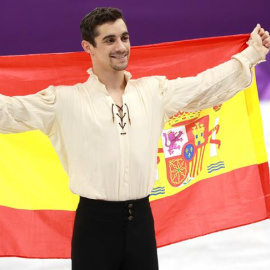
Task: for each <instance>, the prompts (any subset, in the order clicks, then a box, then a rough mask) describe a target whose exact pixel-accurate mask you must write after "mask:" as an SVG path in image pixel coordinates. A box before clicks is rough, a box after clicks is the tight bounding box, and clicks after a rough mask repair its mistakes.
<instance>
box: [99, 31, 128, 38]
mask: <svg viewBox="0 0 270 270" xmlns="http://www.w3.org/2000/svg"><path fill="white" fill-rule="evenodd" d="M126 35H129V33H128V31H125V32H123V33H122V35H121V36H126ZM114 37H115V35H107V36H105V37H104V38H103V39H102V40H105V39H107V38H114Z"/></svg>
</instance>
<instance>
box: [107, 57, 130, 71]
mask: <svg viewBox="0 0 270 270" xmlns="http://www.w3.org/2000/svg"><path fill="white" fill-rule="evenodd" d="M126 57H127V61H126V62H125V63H122V64H121V63H120V64H115V63H113V61H112V62H111V67H112V69H114V70H115V71H123V70H125V69H126V68H127V66H128V62H129V53H128V54H127V56H126Z"/></svg>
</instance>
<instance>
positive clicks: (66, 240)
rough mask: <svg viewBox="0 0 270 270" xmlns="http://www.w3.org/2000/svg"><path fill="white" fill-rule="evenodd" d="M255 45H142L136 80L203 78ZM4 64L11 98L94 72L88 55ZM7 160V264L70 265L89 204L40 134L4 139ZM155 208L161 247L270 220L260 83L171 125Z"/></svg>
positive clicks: (0, 183) (2, 190) (224, 41)
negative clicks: (81, 214) (78, 216)
mask: <svg viewBox="0 0 270 270" xmlns="http://www.w3.org/2000/svg"><path fill="white" fill-rule="evenodd" d="M247 39H248V35H238V36H229V37H218V38H207V39H199V40H191V41H180V42H170V43H162V44H156V45H149V46H139V47H133V48H132V52H131V55H132V56H131V60H130V65H129V68H128V70H129V71H130V72H131V73H132V74H133V77H134V78H138V77H142V76H151V75H166V76H167V77H168V78H169V79H174V78H176V77H187V76H194V75H196V74H198V73H199V72H201V71H204V70H205V69H208V68H211V67H214V66H216V65H218V64H220V63H223V62H225V61H227V60H229V59H230V58H231V56H232V55H234V54H236V53H238V52H240V51H242V50H243V49H244V48H245V47H246V41H247ZM0 62H1V66H0V89H1V90H0V92H1V94H5V95H10V96H13V95H27V94H32V93H35V92H38V91H40V90H42V89H44V88H46V87H48V85H60V84H62V85H71V84H75V83H78V82H84V81H85V80H86V79H87V73H86V70H87V69H88V68H89V67H90V65H91V63H90V60H89V56H88V55H86V54H85V53H82V52H75V53H64V54H42V55H26V56H5V57H0ZM254 76H255V75H254ZM0 109H1V107H0ZM0 153H1V154H0V256H3V257H6V256H16V257H24V258H70V250H71V237H72V230H73V221H74V216H75V210H76V207H77V204H78V201H79V198H78V196H77V195H75V194H72V193H71V192H70V191H69V189H68V176H67V175H66V174H65V172H64V170H63V168H62V167H61V164H60V162H59V159H58V157H57V155H56V153H55V151H54V149H53V148H52V145H51V143H50V141H49V140H48V138H47V137H46V136H45V135H44V134H42V133H41V132H40V131H31V132H25V133H20V134H8V135H3V134H0ZM150 200H151V207H152V211H153V214H154V218H155V231H156V238H157V245H158V247H162V246H166V245H169V244H172V243H176V242H179V241H183V240H186V239H190V238H194V237H197V236H202V235H205V234H209V233H213V232H216V231H220V230H224V229H228V228H233V227H237V226H241V225H245V224H250V223H254V222H257V221H260V220H264V219H267V218H269V217H270V187H269V169H268V163H267V155H266V150H265V145H264V139H263V132H262V123H261V115H260V110H259V101H258V95H257V89H256V79H255V78H254V80H253V84H252V85H251V87H250V88H249V89H246V90H244V91H242V92H240V93H238V94H237V95H236V96H235V97H234V98H232V99H231V100H229V101H227V102H226V103H224V104H217V106H215V107H213V108H209V109H207V110H202V111H198V112H194V113H187V112H178V113H177V114H176V115H174V116H173V117H171V118H170V119H169V120H168V122H167V123H166V125H165V127H164V130H163V132H162V134H161V137H160V141H159V147H158V155H157V174H156V182H155V186H154V187H153V190H152V192H151V196H150Z"/></svg>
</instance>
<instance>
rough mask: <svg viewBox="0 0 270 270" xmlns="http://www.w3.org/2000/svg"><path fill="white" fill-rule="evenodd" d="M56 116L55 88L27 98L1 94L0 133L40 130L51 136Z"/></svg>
mask: <svg viewBox="0 0 270 270" xmlns="http://www.w3.org/2000/svg"><path fill="white" fill-rule="evenodd" d="M55 115H56V90H55V87H54V86H49V87H48V88H46V89H44V90H42V91H40V92H38V93H36V94H33V95H26V96H14V97H9V96H4V95H1V94H0V133H17V132H24V131H28V130H35V129H39V130H41V131H42V132H43V133H45V134H47V135H50V134H51V132H52V130H53V127H54V124H55V117H56V116H55Z"/></svg>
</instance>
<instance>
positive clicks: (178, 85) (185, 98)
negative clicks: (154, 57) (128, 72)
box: [157, 46, 265, 120]
mask: <svg viewBox="0 0 270 270" xmlns="http://www.w3.org/2000/svg"><path fill="white" fill-rule="evenodd" d="M264 58H265V56H264V54H263V53H262V52H261V51H260V48H258V47H257V48H256V47H255V46H249V47H248V48H246V49H245V50H243V51H242V52H241V53H238V54H236V55H234V56H233V57H232V59H231V60H229V61H227V62H225V63H223V64H220V65H218V66H216V67H214V68H211V69H208V70H206V71H204V72H202V73H199V74H198V75H197V76H195V77H186V78H177V79H175V80H168V79H166V78H165V77H157V79H158V80H159V90H160V95H161V99H162V103H163V108H164V113H165V120H167V119H168V118H169V117H171V116H173V115H174V114H176V113H177V112H178V111H198V110H201V109H206V108H210V107H213V106H215V105H218V104H222V103H223V102H225V101H226V100H228V99H230V98H231V97H233V96H234V95H235V94H236V93H238V92H239V91H241V90H242V89H244V88H247V87H249V86H250V85H251V83H252V78H253V76H252V67H253V66H255V65H256V64H257V63H259V62H262V61H264Z"/></svg>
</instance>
